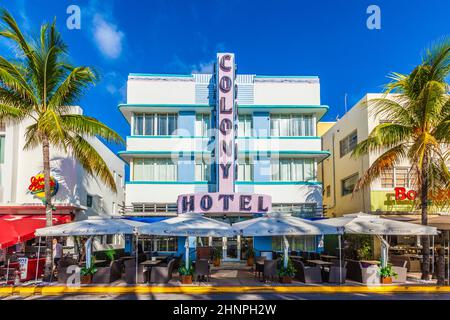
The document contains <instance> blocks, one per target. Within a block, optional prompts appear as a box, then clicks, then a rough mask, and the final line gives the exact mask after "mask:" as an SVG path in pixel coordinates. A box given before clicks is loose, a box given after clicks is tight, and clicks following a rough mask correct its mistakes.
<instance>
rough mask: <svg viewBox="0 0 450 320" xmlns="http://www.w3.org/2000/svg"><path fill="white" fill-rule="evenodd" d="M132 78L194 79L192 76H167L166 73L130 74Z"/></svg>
mask: <svg viewBox="0 0 450 320" xmlns="http://www.w3.org/2000/svg"><path fill="white" fill-rule="evenodd" d="M128 76H131V77H168V78H193V77H194V76H193V75H192V74H166V73H129V74H128Z"/></svg>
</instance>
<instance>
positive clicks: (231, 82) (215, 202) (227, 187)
mask: <svg viewBox="0 0 450 320" xmlns="http://www.w3.org/2000/svg"><path fill="white" fill-rule="evenodd" d="M235 69H236V68H235V62H234V54H232V53H218V54H217V64H216V87H217V96H216V117H217V121H216V124H217V125H216V132H217V134H216V145H215V152H214V154H215V161H216V168H217V170H216V172H217V190H218V192H214V193H196V194H182V195H179V196H178V201H177V206H178V213H223V214H227V213H252V214H256V213H266V212H270V211H271V210H272V198H271V197H270V196H269V195H263V194H247V193H235V181H236V179H237V174H236V171H237V170H236V159H237V145H236V143H235V135H236V131H237V121H236V119H237V110H236V101H235V96H236V89H235Z"/></svg>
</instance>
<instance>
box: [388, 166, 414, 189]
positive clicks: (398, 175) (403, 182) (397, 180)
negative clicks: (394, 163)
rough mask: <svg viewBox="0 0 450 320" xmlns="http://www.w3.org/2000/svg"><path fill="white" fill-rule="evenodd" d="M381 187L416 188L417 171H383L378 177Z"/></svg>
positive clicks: (399, 169) (398, 168) (399, 168)
mask: <svg viewBox="0 0 450 320" xmlns="http://www.w3.org/2000/svg"><path fill="white" fill-rule="evenodd" d="M380 180H381V187H382V188H384V189H392V188H394V187H404V188H407V187H409V188H415V187H417V171H416V170H415V169H410V168H407V167H396V168H390V169H385V170H383V171H382V172H381V176H380Z"/></svg>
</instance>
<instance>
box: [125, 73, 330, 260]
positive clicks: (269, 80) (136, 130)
mask: <svg viewBox="0 0 450 320" xmlns="http://www.w3.org/2000/svg"><path fill="white" fill-rule="evenodd" d="M216 78H217V76H216V75H215V74H187V75H180V74H136V73H133V74H130V75H129V77H128V83H127V103H126V104H122V105H120V106H119V110H120V112H121V113H122V114H123V116H124V117H125V119H126V120H127V121H128V123H129V124H130V135H129V136H128V137H127V139H126V150H125V151H122V152H119V155H120V156H121V157H122V159H124V160H125V161H126V162H128V163H129V168H130V175H129V181H128V182H127V183H126V200H125V207H124V208H123V214H124V215H126V216H132V217H141V218H145V217H147V218H150V219H152V218H153V217H159V218H162V217H169V216H174V215H176V214H177V198H178V196H179V195H180V194H199V193H214V192H217V191H219V190H218V183H217V166H214V165H213V163H214V155H215V146H216V142H215V140H216V138H217V135H216V130H214V128H216V127H217V122H218V121H217V118H218V110H217V107H216V105H217V103H216V100H217V92H218V90H217V86H216ZM234 97H235V100H236V103H235V105H234V108H235V110H236V115H235V117H236V121H235V124H234V128H233V129H234V130H233V132H234V141H235V143H236V145H237V148H236V156H235V157H236V163H237V165H236V171H237V174H236V179H235V180H236V181H235V182H234V191H235V192H236V193H246V194H263V195H268V196H270V197H271V199H272V206H273V211H283V212H286V213H290V214H293V215H297V216H301V217H307V218H320V217H322V216H323V205H322V185H321V184H320V183H319V182H318V180H317V166H318V163H320V162H321V161H322V160H324V159H325V158H327V157H328V156H329V152H327V151H322V146H321V138H320V137H318V135H317V123H318V121H319V120H320V119H321V118H322V116H323V115H324V114H325V113H326V112H327V110H328V106H325V105H322V104H321V101H320V82H319V78H318V77H315V76H262V75H253V74H236V76H235V88H234ZM207 215H209V216H215V217H216V218H220V219H230V221H231V222H234V221H236V220H240V219H247V218H251V217H252V216H253V215H252V214H250V213H242V212H241V213H223V212H220V213H215V212H209V213H208V214H207ZM206 241H208V240H206ZM209 241H210V243H209V244H210V245H211V241H213V240H211V239H210V240H209ZM292 241H293V242H301V244H300V243H299V244H297V245H295V244H294V245H293V246H291V248H293V249H294V248H295V247H297V248H298V249H302V248H303V249H304V250H309V251H311V250H316V249H317V243H318V241H317V239H315V238H314V239H301V241H299V239H297V240H295V239H293V240H292ZM250 242H251V243H252V244H253V246H254V248H255V250H257V251H258V250H260V251H262V250H272V249H273V250H275V249H276V248H275V247H277V246H278V245H277V244H276V243H275V242H274V241H273V240H272V239H271V238H268V239H264V238H263V237H260V238H258V239H257V238H255V239H254V241H253V239H251V241H250ZM180 243H182V242H180ZM221 243H222V246H223V247H224V249H226V247H227V243H228V246H231V244H233V245H234V246H235V248H234V249H236V246H237V256H236V253H235V258H237V259H239V252H240V246H241V239H223V240H222V242H221ZM280 245H281V244H280ZM180 246H181V248H178V249H176V251H182V250H183V248H182V247H183V246H182V245H178V247H180ZM170 247H171V248H166V250H167V251H171V250H174V247H175V246H170ZM162 250H164V249H162ZM225 251H226V250H225ZM228 251H229V252H230V251H231V250H230V248H229V250H228Z"/></svg>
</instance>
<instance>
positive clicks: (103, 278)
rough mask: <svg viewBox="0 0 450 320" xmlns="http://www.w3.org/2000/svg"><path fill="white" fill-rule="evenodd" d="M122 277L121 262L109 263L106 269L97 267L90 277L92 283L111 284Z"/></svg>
mask: <svg viewBox="0 0 450 320" xmlns="http://www.w3.org/2000/svg"><path fill="white" fill-rule="evenodd" d="M121 277H122V261H121V260H114V261H111V262H110V264H109V266H108V267H98V268H97V272H96V273H94V275H93V277H92V283H111V282H114V281H116V280H119V279H120V278H121Z"/></svg>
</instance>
